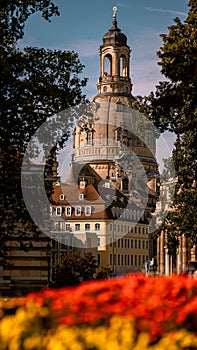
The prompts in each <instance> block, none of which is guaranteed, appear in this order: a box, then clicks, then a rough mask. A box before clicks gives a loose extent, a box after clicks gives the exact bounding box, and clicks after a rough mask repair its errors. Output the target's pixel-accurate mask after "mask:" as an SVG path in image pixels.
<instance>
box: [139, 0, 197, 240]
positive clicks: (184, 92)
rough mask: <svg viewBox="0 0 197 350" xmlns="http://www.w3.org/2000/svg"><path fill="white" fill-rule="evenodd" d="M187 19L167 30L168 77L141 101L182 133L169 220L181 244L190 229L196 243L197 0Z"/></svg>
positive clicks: (163, 61) (164, 66) (164, 60)
mask: <svg viewBox="0 0 197 350" xmlns="http://www.w3.org/2000/svg"><path fill="white" fill-rule="evenodd" d="M188 6H189V12H188V15H187V18H186V19H185V21H184V22H181V20H180V19H179V18H175V20H174V25H172V26H170V27H169V28H168V30H169V32H168V34H162V35H161V37H162V39H163V46H162V47H161V48H160V51H159V52H158V56H159V58H160V62H159V64H160V66H161V72H162V73H163V74H164V76H165V77H166V78H167V80H166V81H163V82H160V83H159V85H158V86H157V87H156V92H155V94H154V93H151V94H150V96H149V97H146V98H141V99H139V100H138V104H139V105H140V107H141V108H142V110H144V111H145V110H146V111H147V112H148V115H149V116H150V118H151V120H153V121H154V123H155V125H156V126H158V127H159V128H160V129H161V130H162V131H165V130H169V131H172V132H174V133H175V134H176V135H177V141H176V143H175V150H174V152H173V161H174V165H175V170H176V174H177V185H176V194H175V199H174V204H173V207H172V210H171V211H170V212H169V214H168V217H167V219H166V220H165V223H164V226H163V227H164V228H167V229H168V238H169V240H171V241H173V237H174V243H175V245H176V242H177V241H178V237H179V235H182V234H185V235H186V237H189V238H190V239H191V244H196V243H197V234H196V233H197V232H196V229H197V221H196V220H197V215H196V214H197V213H196V208H197V189H196V180H197V157H196V145H197V89H196V86H197V30H196V28H197V27H196V26H197V3H196V1H195V0H191V1H189V4H188Z"/></svg>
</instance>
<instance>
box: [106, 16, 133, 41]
mask: <svg viewBox="0 0 197 350" xmlns="http://www.w3.org/2000/svg"><path fill="white" fill-rule="evenodd" d="M105 45H121V46H126V45H127V37H126V35H125V34H123V33H121V29H120V28H118V26H117V20H116V18H115V19H114V20H113V25H112V27H111V28H110V29H109V31H108V32H107V33H106V34H105V35H104V36H103V45H102V46H105Z"/></svg>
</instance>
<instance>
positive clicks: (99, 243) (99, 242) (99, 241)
mask: <svg viewBox="0 0 197 350" xmlns="http://www.w3.org/2000/svg"><path fill="white" fill-rule="evenodd" d="M100 246H101V239H100V237H98V247H100Z"/></svg>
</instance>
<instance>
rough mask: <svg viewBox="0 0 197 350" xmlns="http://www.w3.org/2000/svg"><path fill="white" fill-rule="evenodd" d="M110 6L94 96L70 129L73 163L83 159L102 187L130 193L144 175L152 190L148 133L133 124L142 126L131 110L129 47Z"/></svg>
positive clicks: (151, 150)
mask: <svg viewBox="0 0 197 350" xmlns="http://www.w3.org/2000/svg"><path fill="white" fill-rule="evenodd" d="M116 10H117V9H116V8H115V7H114V14H113V23H112V27H111V28H110V29H109V31H108V32H107V33H106V34H105V35H104V36H103V43H102V45H101V46H100V77H99V80H98V84H97V89H98V94H97V95H96V96H95V97H94V98H93V102H92V104H91V111H88V113H87V115H91V117H87V115H86V116H83V117H82V118H81V121H80V122H79V124H78V126H77V127H76V128H75V131H74V151H73V161H74V162H79V163H82V164H83V163H84V164H86V163H88V164H89V165H90V166H91V167H92V168H93V169H94V170H95V171H96V172H97V173H98V174H99V176H101V177H102V178H103V179H105V180H106V185H107V186H111V185H112V186H114V187H116V188H117V189H119V190H121V191H123V192H124V193H125V194H128V195H130V189H131V185H132V183H133V181H134V179H135V178H136V177H139V173H140V174H142V173H145V175H146V179H145V182H146V183H148V186H149V188H151V189H152V190H153V191H155V188H156V182H155V174H156V173H157V163H156V161H155V140H154V135H153V134H151V132H150V133H148V134H147V135H145V137H144V136H143V137H142V136H141V135H140V134H139V130H138V126H139V122H140V121H141V123H142V124H143V123H144V119H143V117H142V116H141V115H140V113H138V112H137V111H136V110H134V109H133V108H132V104H133V102H134V100H135V98H134V97H133V96H132V83H131V79H130V52H131V50H130V47H129V46H128V45H127V37H126V36H125V34H123V33H122V32H121V30H120V29H119V28H118V24H117V18H116ZM137 169H138V170H137ZM137 171H138V174H137ZM141 178H143V176H141ZM107 181H108V184H107ZM141 187H142V188H143V187H144V184H143V183H142V184H141V186H140V188H141Z"/></svg>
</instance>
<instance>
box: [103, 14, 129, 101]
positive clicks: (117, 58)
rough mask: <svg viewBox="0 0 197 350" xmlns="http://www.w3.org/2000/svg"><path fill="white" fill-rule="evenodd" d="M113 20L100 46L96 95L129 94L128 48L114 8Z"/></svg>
mask: <svg viewBox="0 0 197 350" xmlns="http://www.w3.org/2000/svg"><path fill="white" fill-rule="evenodd" d="M114 9H115V11H114V15H113V17H114V20H113V24H112V27H111V28H110V29H109V31H108V32H107V33H106V34H105V35H104V36H103V44H102V45H101V46H100V50H99V51H100V77H99V81H98V85H97V88H98V93H99V94H101V93H107V94H109V93H112V94H118V95H120V94H121V95H122V94H123V95H128V96H130V94H131V89H132V84H131V79H130V72H129V71H130V69H129V68H130V52H131V50H130V48H129V46H128V45H127V37H126V35H124V34H123V33H121V30H120V29H119V28H118V25H117V19H116V8H114Z"/></svg>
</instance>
